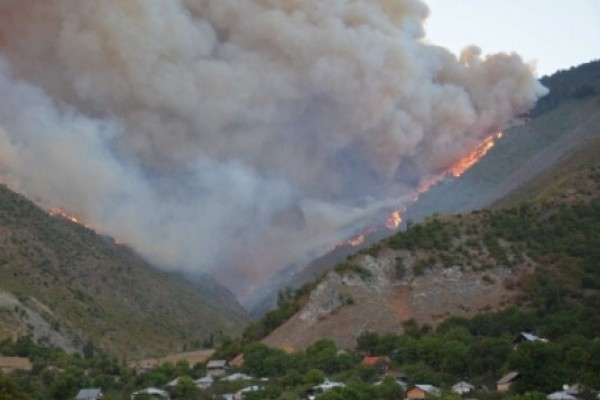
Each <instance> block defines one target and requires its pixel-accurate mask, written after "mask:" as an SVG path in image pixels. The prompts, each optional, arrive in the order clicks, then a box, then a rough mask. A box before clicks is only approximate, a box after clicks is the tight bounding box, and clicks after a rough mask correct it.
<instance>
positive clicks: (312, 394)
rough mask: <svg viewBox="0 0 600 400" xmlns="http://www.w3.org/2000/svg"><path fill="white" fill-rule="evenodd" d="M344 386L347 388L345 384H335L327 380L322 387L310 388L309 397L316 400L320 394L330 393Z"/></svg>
mask: <svg viewBox="0 0 600 400" xmlns="http://www.w3.org/2000/svg"><path fill="white" fill-rule="evenodd" d="M344 386H346V384H345V383H342V382H335V381H330V380H329V379H325V381H324V382H323V383H321V384H320V385H316V386H313V387H312V388H310V389H309V390H308V392H307V397H308V399H309V400H314V399H315V398H316V395H317V394H318V393H324V392H328V391H330V390H331V389H333V388H336V387H344Z"/></svg>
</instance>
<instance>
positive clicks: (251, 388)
mask: <svg viewBox="0 0 600 400" xmlns="http://www.w3.org/2000/svg"><path fill="white" fill-rule="evenodd" d="M261 390H263V388H262V386H248V387H245V388H243V389H240V390H238V391H237V392H236V393H235V394H234V395H233V399H234V400H242V399H243V398H244V395H245V394H246V393H250V392H260V391H261Z"/></svg>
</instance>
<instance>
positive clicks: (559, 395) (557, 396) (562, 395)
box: [546, 390, 577, 400]
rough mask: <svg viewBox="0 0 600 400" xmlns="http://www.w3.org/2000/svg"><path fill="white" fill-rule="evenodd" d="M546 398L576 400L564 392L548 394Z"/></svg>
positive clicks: (551, 399) (550, 399)
mask: <svg viewBox="0 0 600 400" xmlns="http://www.w3.org/2000/svg"><path fill="white" fill-rule="evenodd" d="M546 398H547V399H548V400H577V397H575V396H573V395H572V394H569V393H567V392H566V391H565V390H562V391H560V392H554V393H550V394H549V395H548V396H546Z"/></svg>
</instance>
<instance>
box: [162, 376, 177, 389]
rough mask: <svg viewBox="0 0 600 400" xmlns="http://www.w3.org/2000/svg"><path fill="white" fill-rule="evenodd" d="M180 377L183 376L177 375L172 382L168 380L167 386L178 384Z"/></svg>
mask: <svg viewBox="0 0 600 400" xmlns="http://www.w3.org/2000/svg"><path fill="white" fill-rule="evenodd" d="M180 379H181V377H177V378H175V379H173V380H172V381H171V382H168V383H167V384H166V385H165V386H166V387H168V388H174V387H175V386H177V384H178V383H179V380H180Z"/></svg>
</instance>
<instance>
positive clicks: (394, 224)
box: [385, 209, 406, 230]
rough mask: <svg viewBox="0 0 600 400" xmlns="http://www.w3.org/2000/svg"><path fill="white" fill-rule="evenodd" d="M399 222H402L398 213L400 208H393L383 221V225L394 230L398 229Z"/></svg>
mask: <svg viewBox="0 0 600 400" xmlns="http://www.w3.org/2000/svg"><path fill="white" fill-rule="evenodd" d="M405 210H406V209H405ZM401 222H402V216H401V215H400V210H394V211H392V212H391V213H390V215H389V216H388V219H387V221H386V222H385V226H386V228H388V229H389V230H394V229H398V227H399V226H400V223H401Z"/></svg>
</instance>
